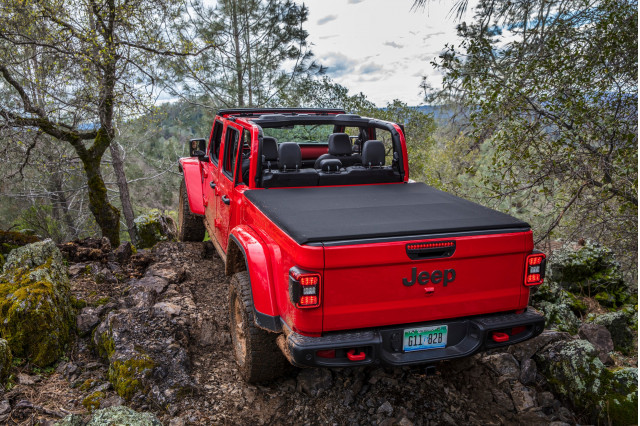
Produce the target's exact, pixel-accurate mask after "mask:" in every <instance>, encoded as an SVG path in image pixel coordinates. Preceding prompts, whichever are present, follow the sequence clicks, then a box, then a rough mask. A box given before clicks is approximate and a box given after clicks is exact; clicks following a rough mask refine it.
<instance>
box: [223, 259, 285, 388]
mask: <svg viewBox="0 0 640 426" xmlns="http://www.w3.org/2000/svg"><path fill="white" fill-rule="evenodd" d="M229 315H230V318H229V326H230V328H231V343H232V345H233V354H234V357H235V359H236V363H237V364H238V371H239V372H240V375H242V378H243V379H244V380H245V381H246V382H248V383H259V382H264V381H267V380H272V379H275V378H277V377H279V376H281V375H282V374H283V373H284V371H285V368H287V365H288V361H287V360H286V358H285V357H284V355H283V354H282V352H280V349H279V348H278V345H277V344H276V338H277V337H278V335H277V334H276V333H270V332H268V331H266V330H263V329H261V328H259V327H258V326H257V325H256V324H255V322H254V314H253V303H252V300H251V284H250V283H249V274H248V273H247V272H246V271H243V272H238V273H236V274H235V275H234V276H233V277H232V278H231V288H230V289H229Z"/></svg>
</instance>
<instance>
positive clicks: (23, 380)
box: [18, 373, 36, 386]
mask: <svg viewBox="0 0 640 426" xmlns="http://www.w3.org/2000/svg"><path fill="white" fill-rule="evenodd" d="M18 383H20V384H21V385H26V386H31V385H35V384H36V380H35V378H34V377H32V376H29V375H28V374H24V373H20V374H18Z"/></svg>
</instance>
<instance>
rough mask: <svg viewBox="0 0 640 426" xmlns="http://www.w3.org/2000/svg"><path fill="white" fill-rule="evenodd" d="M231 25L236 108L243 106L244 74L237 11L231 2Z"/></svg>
mask: <svg viewBox="0 0 640 426" xmlns="http://www.w3.org/2000/svg"><path fill="white" fill-rule="evenodd" d="M231 23H232V25H233V41H234V45H235V57H236V76H237V77H236V78H237V79H238V85H237V90H238V106H239V107H243V106H244V84H243V83H244V82H243V81H242V80H243V79H244V75H243V74H244V73H243V72H242V56H241V54H240V29H239V28H238V10H237V8H236V4H235V2H232V9H231Z"/></svg>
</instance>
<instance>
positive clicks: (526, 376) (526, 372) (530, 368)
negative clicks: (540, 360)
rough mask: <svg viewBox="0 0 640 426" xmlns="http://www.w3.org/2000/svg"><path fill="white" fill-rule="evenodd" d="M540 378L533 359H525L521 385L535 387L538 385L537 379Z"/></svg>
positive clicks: (521, 371) (521, 373)
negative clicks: (534, 385)
mask: <svg viewBox="0 0 640 426" xmlns="http://www.w3.org/2000/svg"><path fill="white" fill-rule="evenodd" d="M537 376H538V367H537V366H536V363H535V361H534V360H532V359H530V358H529V359H525V360H524V361H523V362H522V368H521V370H520V383H522V384H523V385H533V384H535V383H536V377H537Z"/></svg>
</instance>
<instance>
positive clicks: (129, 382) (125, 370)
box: [108, 354, 155, 401]
mask: <svg viewBox="0 0 640 426" xmlns="http://www.w3.org/2000/svg"><path fill="white" fill-rule="evenodd" d="M154 367H155V363H154V362H153V360H152V359H151V358H150V357H149V356H148V355H145V354H136V355H134V356H131V357H130V358H127V359H124V360H116V361H113V362H112V363H111V365H110V366H109V373H108V377H109V381H110V382H111V383H112V384H113V387H114V389H115V390H116V392H117V393H118V395H120V396H121V397H122V398H124V399H125V400H127V401H128V400H130V399H131V398H132V397H133V396H134V395H135V394H136V393H137V392H140V391H143V390H144V383H145V379H147V378H148V377H149V376H150V375H151V373H152V372H153V368H154Z"/></svg>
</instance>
